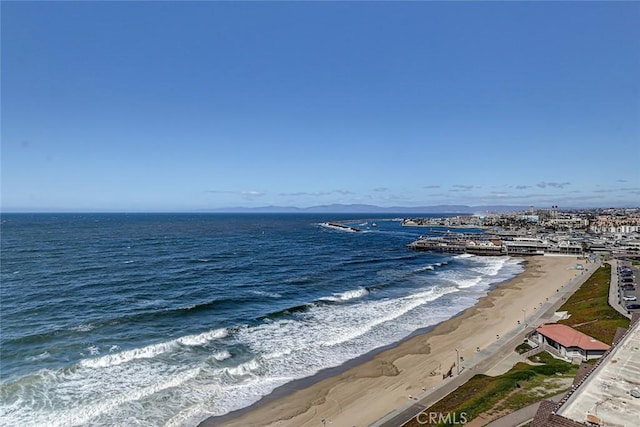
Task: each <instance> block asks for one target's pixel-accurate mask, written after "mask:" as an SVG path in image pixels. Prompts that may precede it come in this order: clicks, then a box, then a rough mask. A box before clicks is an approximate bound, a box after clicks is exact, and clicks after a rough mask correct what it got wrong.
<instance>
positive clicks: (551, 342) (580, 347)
mask: <svg viewBox="0 0 640 427" xmlns="http://www.w3.org/2000/svg"><path fill="white" fill-rule="evenodd" d="M530 340H532V341H534V342H535V343H537V344H538V345H544V346H546V349H549V347H550V348H551V353H552V354H555V355H557V356H560V357H563V358H567V359H574V358H580V359H582V360H585V361H586V360H590V359H597V358H599V357H602V355H603V354H604V353H605V352H606V351H607V350H609V347H610V346H609V345H608V344H605V343H603V342H601V341H598V340H597V339H595V338H593V337H590V336H589V335H587V334H583V333H582V332H580V331H577V330H575V329H573V328H572V327H570V326H567V325H561V324H557V323H552V324H547V325H542V326H540V327H539V328H537V329H536V331H535V333H534V334H533V335H532V336H531V338H530ZM553 350H555V351H553Z"/></svg>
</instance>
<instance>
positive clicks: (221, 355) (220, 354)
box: [211, 350, 231, 361]
mask: <svg viewBox="0 0 640 427" xmlns="http://www.w3.org/2000/svg"><path fill="white" fill-rule="evenodd" d="M211 357H213V358H214V359H215V360H217V361H223V360H227V359H229V358H231V353H229V352H228V351H227V350H221V351H217V352H215V353H213V354H212V355H211Z"/></svg>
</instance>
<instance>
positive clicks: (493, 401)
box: [405, 353, 578, 427]
mask: <svg viewBox="0 0 640 427" xmlns="http://www.w3.org/2000/svg"><path fill="white" fill-rule="evenodd" d="M534 357H538V359H537V360H536V362H539V363H544V364H542V365H529V364H527V363H518V364H516V365H515V366H514V367H513V368H511V370H510V371H509V372H507V373H505V374H503V375H499V376H497V377H490V376H488V375H476V376H474V377H473V378H471V379H470V380H469V381H467V382H466V383H465V384H463V385H462V386H460V387H459V388H458V389H456V390H455V391H454V392H453V393H451V394H450V395H449V396H447V397H446V398H445V399H443V400H441V401H440V402H438V403H436V404H435V405H433V406H432V407H430V408H429V409H427V410H426V411H425V412H436V413H453V412H455V413H457V414H461V413H463V412H464V413H465V414H466V419H467V420H471V419H473V418H475V417H477V416H478V415H480V414H482V413H485V412H488V411H497V412H501V411H507V412H512V411H514V410H517V409H519V408H522V407H525V406H527V405H530V404H532V403H535V402H538V401H539V400H541V399H545V398H547V397H551V396H555V395H556V394H558V393H560V392H562V391H565V390H567V389H568V388H569V387H570V386H571V382H572V379H573V377H575V374H576V372H577V370H578V367H577V366H575V365H572V364H570V363H567V362H564V361H562V360H557V359H554V358H553V357H551V356H549V355H548V354H546V353H541V354H539V355H537V356H534ZM420 425H424V424H419V423H418V421H417V420H415V419H414V420H412V421H411V422H409V423H408V424H405V426H409V427H418V426H420ZM438 425H441V426H453V425H456V424H452V423H446V422H445V423H441V424H438Z"/></svg>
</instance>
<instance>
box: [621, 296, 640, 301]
mask: <svg viewBox="0 0 640 427" xmlns="http://www.w3.org/2000/svg"><path fill="white" fill-rule="evenodd" d="M622 299H623V300H624V301H637V300H638V297H636V296H635V295H625V296H623V297H622Z"/></svg>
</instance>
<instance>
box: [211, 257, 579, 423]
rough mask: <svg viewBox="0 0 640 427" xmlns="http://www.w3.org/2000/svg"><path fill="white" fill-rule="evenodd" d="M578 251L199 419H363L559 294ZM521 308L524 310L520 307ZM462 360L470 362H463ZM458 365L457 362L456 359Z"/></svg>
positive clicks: (437, 378)
mask: <svg viewBox="0 0 640 427" xmlns="http://www.w3.org/2000/svg"><path fill="white" fill-rule="evenodd" d="M576 262H577V261H576V258H575V257H561V256H559V257H553V256H551V257H547V256H545V257H531V258H527V259H526V269H525V271H524V272H523V273H521V274H519V275H518V276H516V277H514V278H513V279H512V280H509V281H507V282H504V283H502V284H500V285H498V286H497V287H496V288H495V289H493V290H491V291H490V292H489V293H488V295H487V296H485V297H483V298H481V299H480V300H479V301H478V303H477V304H476V305H475V306H473V307H471V308H469V309H467V310H465V311H464V312H463V313H462V314H460V315H458V316H456V317H454V318H452V319H449V320H447V321H444V322H442V323H440V324H438V325H437V326H435V327H434V328H431V329H429V330H427V332H425V333H422V334H418V335H416V336H413V337H411V338H409V339H407V340H404V341H402V342H400V343H399V344H398V345H396V346H393V347H391V348H389V349H386V350H384V351H381V352H377V353H374V354H373V356H371V357H367V358H361V359H362V361H361V359H358V361H357V362H358V363H355V364H347V365H346V367H343V369H336V370H328V371H327V372H329V375H330V374H331V372H332V371H333V372H337V373H336V374H335V375H330V376H328V374H327V372H324V373H321V374H320V375H319V376H318V377H312V378H311V379H307V380H302V381H300V382H297V383H294V386H293V388H292V387H291V386H290V387H287V386H284V387H283V388H281V389H278V390H276V391H275V392H274V393H272V395H270V396H267V397H266V398H264V399H262V400H261V401H259V402H257V403H256V404H255V405H252V406H251V407H249V408H247V409H245V410H241V411H239V412H237V413H232V414H230V416H225V417H221V418H210V419H209V420H206V421H205V422H203V423H202V424H201V425H202V426H214V425H216V426H217V425H224V426H248V425H252V426H296V427H299V426H319V425H322V421H321V420H323V419H325V420H330V423H329V422H327V425H332V426H335V427H337V426H366V425H369V424H371V423H373V422H375V421H376V420H378V419H380V418H382V417H383V416H385V415H386V414H388V413H389V412H391V411H393V410H394V409H396V408H399V407H401V406H403V405H406V403H407V401H408V400H409V399H410V396H411V397H413V396H418V395H420V394H421V393H423V391H424V390H429V389H431V388H433V387H437V386H438V385H439V384H441V383H442V382H443V381H444V380H443V377H442V376H443V374H445V373H447V371H449V370H450V369H451V368H452V367H453V366H454V364H455V361H456V349H457V350H458V352H459V354H460V356H461V357H462V358H464V359H466V360H467V361H469V360H470V359H471V360H473V359H472V358H473V356H474V355H475V354H476V352H477V348H480V349H485V348H486V347H488V346H489V345H491V344H493V343H495V342H496V341H499V340H500V339H501V338H500V337H503V336H505V335H507V333H509V332H510V331H513V330H515V329H521V328H522V326H521V325H520V324H519V322H523V316H525V315H526V317H527V318H528V317H529V316H531V315H533V314H535V313H536V311H537V310H539V309H540V306H541V303H544V302H545V301H546V299H547V298H549V299H550V300H551V299H553V298H554V296H556V295H557V291H558V289H560V288H561V287H562V286H563V285H565V284H567V283H568V282H569V281H570V280H571V279H573V278H574V277H575V276H576V275H577V274H579V272H578V271H576V270H575V269H574V268H573V267H575V264H576ZM523 310H524V311H523ZM462 365H463V366H464V365H465V364H464V363H462ZM452 369H453V373H454V374H455V372H456V369H457V368H456V367H453V368H452Z"/></svg>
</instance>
